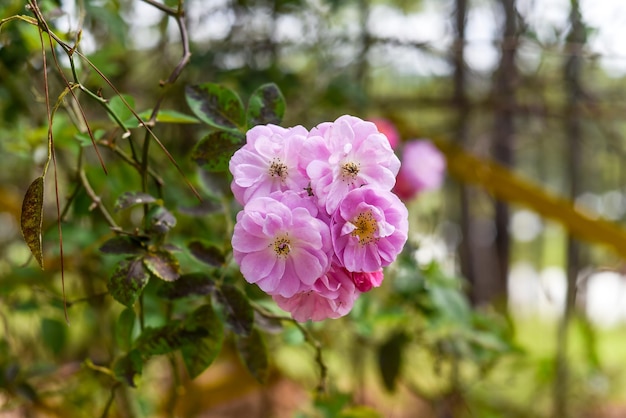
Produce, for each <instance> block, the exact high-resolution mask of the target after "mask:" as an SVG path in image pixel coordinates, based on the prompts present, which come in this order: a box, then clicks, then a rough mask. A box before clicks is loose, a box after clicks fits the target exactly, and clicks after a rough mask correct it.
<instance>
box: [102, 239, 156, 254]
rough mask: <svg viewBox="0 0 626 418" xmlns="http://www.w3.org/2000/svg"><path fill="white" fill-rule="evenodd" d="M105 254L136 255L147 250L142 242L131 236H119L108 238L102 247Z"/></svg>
mask: <svg viewBox="0 0 626 418" xmlns="http://www.w3.org/2000/svg"><path fill="white" fill-rule="evenodd" d="M100 251H102V252H103V253H105V254H129V255H136V254H141V253H143V252H144V251H145V249H144V247H143V246H142V245H141V242H140V241H138V240H137V239H135V238H133V237H129V236H117V237H113V238H111V239H110V240H107V241H106V242H105V243H104V244H102V246H101V247H100Z"/></svg>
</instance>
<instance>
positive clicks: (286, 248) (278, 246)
mask: <svg viewBox="0 0 626 418" xmlns="http://www.w3.org/2000/svg"><path fill="white" fill-rule="evenodd" d="M290 243H291V241H290V240H289V237H287V236H282V237H277V238H276V239H275V240H274V242H273V243H272V244H271V245H272V247H274V252H275V253H276V256H277V257H282V258H287V256H288V255H289V252H290V251H291V245H290Z"/></svg>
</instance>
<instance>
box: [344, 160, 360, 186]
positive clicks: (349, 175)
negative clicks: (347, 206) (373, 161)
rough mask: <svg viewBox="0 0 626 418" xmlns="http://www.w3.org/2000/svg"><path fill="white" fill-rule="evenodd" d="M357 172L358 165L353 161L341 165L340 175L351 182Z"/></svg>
mask: <svg viewBox="0 0 626 418" xmlns="http://www.w3.org/2000/svg"><path fill="white" fill-rule="evenodd" d="M358 174H359V165H358V164H357V163H354V162H348V163H345V164H344V165H342V166H341V175H342V177H343V180H344V181H345V180H347V181H349V182H353V181H354V180H356V176H357V175H358Z"/></svg>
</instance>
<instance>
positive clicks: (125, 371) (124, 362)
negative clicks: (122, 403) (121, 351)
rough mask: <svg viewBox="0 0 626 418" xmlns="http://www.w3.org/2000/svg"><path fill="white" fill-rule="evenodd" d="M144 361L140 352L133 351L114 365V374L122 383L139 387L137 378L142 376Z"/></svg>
mask: <svg viewBox="0 0 626 418" xmlns="http://www.w3.org/2000/svg"><path fill="white" fill-rule="evenodd" d="M142 370H143V360H142V358H141V353H140V352H139V351H138V350H131V351H130V352H128V353H127V354H126V355H124V356H122V357H120V358H118V359H117V360H116V361H115V363H113V373H115V377H116V378H117V379H118V380H119V381H120V382H125V383H126V384H128V385H129V386H131V387H137V385H136V383H135V377H137V376H141V372H142Z"/></svg>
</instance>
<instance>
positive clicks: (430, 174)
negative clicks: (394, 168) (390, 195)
mask: <svg viewBox="0 0 626 418" xmlns="http://www.w3.org/2000/svg"><path fill="white" fill-rule="evenodd" d="M445 171H446V159H445V157H444V156H443V154H442V153H441V151H439V149H437V147H435V146H434V145H433V143H432V142H430V141H426V140H412V141H409V142H407V143H406V145H405V146H404V151H403V153H402V167H401V168H400V172H399V173H398V177H397V178H396V185H395V187H394V189H393V191H394V193H396V194H397V195H398V196H399V197H400V198H401V199H403V200H405V201H406V200H409V199H411V198H413V197H415V195H417V194H418V193H420V192H422V191H424V190H432V189H437V188H439V187H441V184H442V183H443V178H444V176H445Z"/></svg>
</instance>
